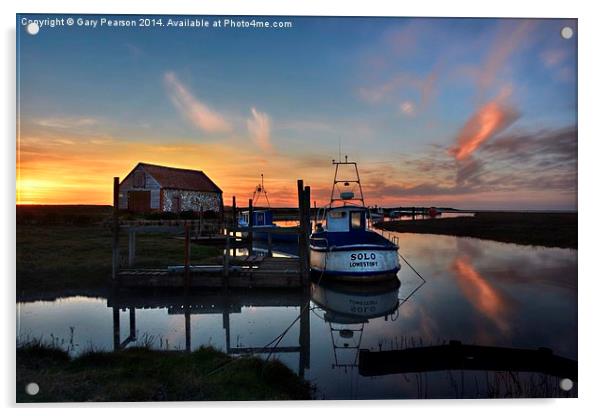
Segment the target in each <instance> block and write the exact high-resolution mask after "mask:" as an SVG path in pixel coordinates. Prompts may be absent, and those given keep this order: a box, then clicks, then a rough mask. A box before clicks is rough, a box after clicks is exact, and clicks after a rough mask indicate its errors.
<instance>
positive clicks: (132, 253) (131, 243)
mask: <svg viewBox="0 0 602 416" xmlns="http://www.w3.org/2000/svg"><path fill="white" fill-rule="evenodd" d="M135 262H136V231H135V230H129V233H128V267H134V263H135Z"/></svg>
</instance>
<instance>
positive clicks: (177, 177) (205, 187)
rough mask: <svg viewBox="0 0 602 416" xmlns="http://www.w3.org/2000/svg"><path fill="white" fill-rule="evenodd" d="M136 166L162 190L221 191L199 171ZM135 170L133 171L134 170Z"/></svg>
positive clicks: (141, 164) (144, 165)
mask: <svg viewBox="0 0 602 416" xmlns="http://www.w3.org/2000/svg"><path fill="white" fill-rule="evenodd" d="M138 166H142V168H143V169H144V170H145V171H146V173H148V174H149V175H151V176H152V177H153V178H155V180H156V181H157V182H159V185H161V187H162V188H169V189H185V190H188V191H200V192H219V193H221V192H222V190H221V189H220V188H219V187H218V186H217V185H216V184H215V183H214V182H213V181H212V180H211V179H209V177H208V176H207V175H205V174H204V173H203V172H202V171H200V170H191V169H179V168H171V167H168V166H160V165H151V164H150V163H139V164H138ZM134 170H135V169H134Z"/></svg>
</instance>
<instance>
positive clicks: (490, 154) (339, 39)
mask: <svg viewBox="0 0 602 416" xmlns="http://www.w3.org/2000/svg"><path fill="white" fill-rule="evenodd" d="M26 17H27V18H31V19H34V18H43V17H46V16H34V15H27V16H26ZM53 17H57V16H53ZM58 17H61V16H58ZM88 17H89V18H94V16H88ZM163 18H164V20H165V19H166V17H163ZM199 18H200V17H199ZM206 18H207V19H209V20H214V19H216V18H215V17H206ZM247 19H251V18H247ZM267 20H274V19H273V18H267ZM278 20H287V21H291V22H292V23H293V27H292V28H290V29H253V28H247V29H225V28H207V29H198V28H197V29H193V28H165V27H163V28H139V27H138V28H98V27H97V28H96V29H90V28H81V27H77V26H72V27H55V28H45V27H42V29H41V30H40V32H39V33H38V34H37V35H36V36H31V35H28V34H27V33H26V32H25V30H24V27H23V26H21V17H20V16H18V17H17V32H18V35H17V66H18V68H17V71H18V87H17V91H18V93H19V95H18V123H19V125H18V129H17V132H18V138H17V151H18V154H17V202H18V203H35V204H45V203H49V204H76V203H80V204H110V203H111V195H112V188H111V187H112V177H113V176H119V177H122V178H123V177H125V175H127V173H128V172H129V171H130V170H131V169H132V168H133V167H134V166H135V165H136V163H138V162H148V163H155V164H163V165H168V166H175V167H184V168H191V169H199V170H203V171H204V172H205V173H206V174H207V175H209V176H210V177H211V178H212V179H213V180H214V181H215V182H216V183H217V184H218V185H219V186H220V187H221V188H222V189H223V191H224V197H225V200H226V203H227V204H228V203H229V200H230V198H231V196H232V195H236V196H237V197H238V198H240V199H241V200H245V199H246V198H248V197H250V196H251V194H252V193H253V188H254V186H255V185H256V184H257V183H258V181H259V178H260V174H261V173H263V174H264V175H265V185H266V189H267V190H268V192H269V197H270V201H271V202H272V203H273V205H280V206H281V205H294V204H295V202H294V201H296V179H298V178H303V179H304V180H305V182H306V183H307V184H308V185H311V186H312V190H313V197H312V199H317V201H318V204H323V203H326V202H327V197H328V195H329V192H330V183H331V180H332V174H333V170H332V166H331V165H330V163H331V162H330V161H331V160H332V159H335V158H338V155H339V143H340V144H341V147H342V154H343V155H345V154H347V155H349V157H350V159H352V160H356V161H357V162H359V168H360V173H361V174H362V182H363V185H364V193H365V197H366V202H367V203H368V204H370V205H374V204H378V205H384V206H400V205H406V206H412V205H425V206H431V205H436V206H452V207H456V208H475V209H479V208H481V209H576V204H577V201H576V193H577V101H576V99H577V96H576V95H577V93H576V87H577V73H576V66H577V39H576V37H577V36H576V35H577V24H576V21H574V20H501V19H410V18H406V19H403V18H317V17H306V18H279V19H278ZM565 26H570V27H572V28H573V29H574V32H575V36H573V38H571V39H569V40H567V39H563V38H562V37H561V36H560V31H561V29H562V28H563V27H565Z"/></svg>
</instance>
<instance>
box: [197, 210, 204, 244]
mask: <svg viewBox="0 0 602 416" xmlns="http://www.w3.org/2000/svg"><path fill="white" fill-rule="evenodd" d="M204 216H205V211H204V210H203V205H202V204H201V211H200V212H199V234H198V235H199V236H202V235H203V223H204V222H205V221H204V218H203V217H204Z"/></svg>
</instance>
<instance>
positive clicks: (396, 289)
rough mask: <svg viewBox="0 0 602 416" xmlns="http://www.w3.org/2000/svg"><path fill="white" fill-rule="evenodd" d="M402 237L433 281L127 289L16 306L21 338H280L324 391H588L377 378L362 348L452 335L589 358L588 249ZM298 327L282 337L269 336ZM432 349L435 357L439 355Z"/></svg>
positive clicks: (503, 375) (138, 341)
mask: <svg viewBox="0 0 602 416" xmlns="http://www.w3.org/2000/svg"><path fill="white" fill-rule="evenodd" d="M392 235H397V236H398V237H399V245H400V247H401V248H400V252H401V254H402V255H403V256H404V257H405V258H406V259H407V260H408V261H409V262H410V263H411V264H412V265H413V266H414V268H415V269H416V270H418V271H419V272H420V274H421V275H422V276H423V277H424V278H425V280H426V283H424V284H423V282H422V280H421V279H420V278H419V277H418V276H417V275H416V274H415V273H414V272H413V271H412V270H411V269H410V268H409V267H407V266H406V265H405V264H404V265H403V267H402V269H401V270H400V272H399V273H398V279H399V282H400V284H399V285H388V286H387V287H375V288H372V289H370V290H362V291H358V290H357V288H353V287H351V288H349V287H344V286H341V285H324V284H320V285H315V284H314V285H313V286H312V290H311V294H309V295H302V294H296V293H279V292H266V291H263V292H258V291H256V292H249V291H247V292H241V293H231V294H229V295H223V294H219V293H214V294H211V293H207V294H196V295H191V296H189V297H187V298H186V297H184V296H182V295H177V294H173V295H170V294H165V293H164V294H154V295H153V294H148V295H145V296H140V295H137V296H133V295H127V294H121V295H119V296H118V297H111V298H109V299H104V298H88V297H67V298H61V299H57V300H55V301H51V302H48V301H36V302H22V303H18V304H17V331H18V334H17V339H18V341H21V342H24V341H27V340H31V339H34V338H36V339H39V338H41V339H43V340H45V341H47V342H51V343H54V344H56V345H59V346H61V347H63V348H66V349H69V351H70V352H71V353H72V354H74V355H77V354H79V353H81V352H83V351H86V350H89V349H92V348H93V349H101V350H112V349H114V348H115V347H118V348H119V347H124V348H127V347H128V346H133V345H150V346H152V347H153V348H157V349H170V350H171V349H186V348H188V347H189V348H192V349H195V348H197V347H199V346H201V345H212V346H214V347H216V348H218V349H221V350H223V351H228V352H229V353H231V354H240V353H249V352H252V353H257V354H260V355H262V356H264V357H267V355H268V353H267V351H268V349H266V348H265V347H266V346H268V347H270V348H274V347H276V349H274V350H273V352H272V355H271V356H272V357H277V358H279V359H280V360H282V361H283V362H284V363H285V364H286V365H288V366H289V367H290V368H291V369H292V370H294V371H295V372H297V373H299V374H301V375H302V376H303V377H305V378H306V379H307V380H310V381H311V382H312V383H314V384H315V385H316V387H317V393H316V395H317V397H318V398H329V399H352V398H358V399H359V398H366V399H370V398H373V399H379V398H380V399H387V398H390V399H393V398H424V397H428V398H447V397H449V398H455V397H465V398H471V397H489V396H495V397H513V396H521V395H527V396H563V395H567V394H568V395H570V396H573V395H576V389H573V391H572V392H569V393H565V392H562V391H560V390H559V388H558V382H559V378H558V377H557V376H546V375H542V374H541V373H533V372H519V371H517V370H516V369H514V370H515V371H512V372H510V371H503V370H504V369H499V368H498V369H496V368H479V369H475V370H464V371H460V370H453V369H435V370H433V369H432V368H427V367H428V366H425V368H414V369H412V370H411V372H400V371H407V370H403V369H401V370H400V369H399V368H394V367H392V368H391V369H390V371H389V372H393V374H385V375H376V376H375V375H372V374H373V373H372V372H371V370H373V369H371V367H370V366H369V365H368V366H367V365H366V362H360V361H362V360H360V359H359V356H360V354H359V351H360V349H365V350H369V351H371V352H379V351H391V350H407V349H409V348H422V347H427V346H439V345H442V344H443V343H447V342H449V341H452V340H455V341H459V342H461V343H463V344H471V345H479V346H496V347H504V348H513V349H516V348H520V349H537V348H540V347H545V348H549V349H551V350H552V351H553V353H554V354H556V355H559V356H562V357H565V358H569V359H573V360H576V359H577V251H576V250H570V249H555V248H543V247H530V246H519V245H514V244H505V243H497V242H491V241H484V240H478V239H472V238H459V237H449V236H434V235H420V234H394V233H392ZM322 283H323V282H322ZM299 317H300V319H298V318H299ZM291 324H292V326H291ZM289 326H290V329H289V330H288V331H287V332H286V333H285V335H284V337H283V338H282V339H281V340H280V342H278V343H277V342H272V343H271V344H270V342H271V341H273V340H274V339H276V338H277V337H278V336H279V335H280V334H282V333H283V331H285V330H286V329H287V328H289ZM114 329H118V332H119V333H118V336H117V337H116V336H115V332H114ZM187 334H188V336H187ZM420 351H426V350H424V349H423V350H420ZM435 354H437V353H436V352H435ZM425 357H426V359H425V360H426V361H425V362H427V363H428V362H432V360H431V359H430V358H429V357H432V355H431V356H429V355H428V354H427V355H425ZM398 359H403V358H398ZM412 363H413V364H415V363H416V362H414V361H413V362H412ZM402 364H403V363H402ZM418 366H419V367H420V365H418ZM401 367H403V365H402V366H401ZM484 367H488V366H487V365H485V366H484ZM496 370H497V371H496Z"/></svg>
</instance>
